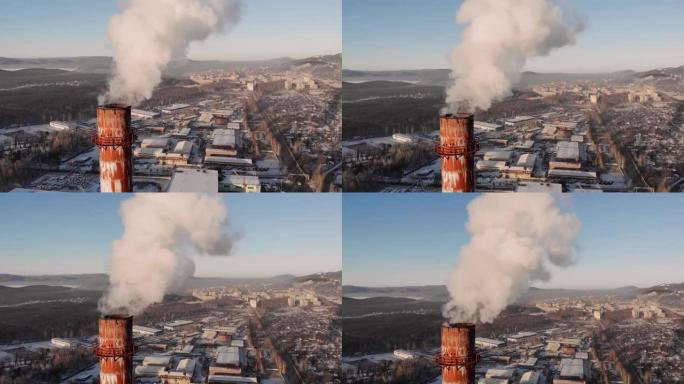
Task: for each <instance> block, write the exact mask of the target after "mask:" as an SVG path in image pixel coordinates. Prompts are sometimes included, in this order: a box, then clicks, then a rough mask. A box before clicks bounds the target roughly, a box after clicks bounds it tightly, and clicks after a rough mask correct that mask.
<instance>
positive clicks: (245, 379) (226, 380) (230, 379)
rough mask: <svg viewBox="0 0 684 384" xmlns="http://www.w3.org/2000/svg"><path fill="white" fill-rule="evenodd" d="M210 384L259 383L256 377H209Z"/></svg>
mask: <svg viewBox="0 0 684 384" xmlns="http://www.w3.org/2000/svg"><path fill="white" fill-rule="evenodd" d="M208 382H209V383H235V384H240V383H258V381H257V379H256V377H242V376H223V375H209V381H208Z"/></svg>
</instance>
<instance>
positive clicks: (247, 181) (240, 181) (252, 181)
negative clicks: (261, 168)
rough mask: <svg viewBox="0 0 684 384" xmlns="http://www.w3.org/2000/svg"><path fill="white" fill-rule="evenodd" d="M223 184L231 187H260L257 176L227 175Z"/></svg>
mask: <svg viewBox="0 0 684 384" xmlns="http://www.w3.org/2000/svg"><path fill="white" fill-rule="evenodd" d="M223 183H224V184H232V185H239V186H242V185H261V182H260V181H259V176H247V175H228V176H227V177H226V178H225V179H224V181H223Z"/></svg>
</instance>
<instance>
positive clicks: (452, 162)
mask: <svg viewBox="0 0 684 384" xmlns="http://www.w3.org/2000/svg"><path fill="white" fill-rule="evenodd" d="M474 125H475V118H474V116H473V115H472V114H469V113H457V114H446V115H442V116H440V117H439V141H440V144H439V145H437V146H436V148H435V150H436V152H437V154H438V155H439V156H440V157H441V158H442V192H474V191H475V170H474V169H475V164H474V162H475V152H477V151H478V150H479V149H480V146H479V144H478V143H477V141H476V140H475V133H474V131H475V128H474Z"/></svg>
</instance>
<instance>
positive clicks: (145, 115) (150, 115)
mask: <svg viewBox="0 0 684 384" xmlns="http://www.w3.org/2000/svg"><path fill="white" fill-rule="evenodd" d="M131 116H132V117H134V118H136V119H141V120H148V119H156V118H158V117H159V116H161V114H160V113H159V112H154V111H145V110H142V109H135V108H133V109H131Z"/></svg>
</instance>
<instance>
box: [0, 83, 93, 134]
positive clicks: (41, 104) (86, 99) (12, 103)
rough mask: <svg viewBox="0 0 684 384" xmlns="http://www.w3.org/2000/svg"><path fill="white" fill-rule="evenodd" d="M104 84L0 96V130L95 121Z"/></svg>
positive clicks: (13, 91) (41, 88)
mask: <svg viewBox="0 0 684 384" xmlns="http://www.w3.org/2000/svg"><path fill="white" fill-rule="evenodd" d="M103 87H104V82H102V83H98V84H88V85H80V86H58V85H55V86H47V87H40V88H21V89H16V90H12V91H4V92H0V128H2V127H9V126H12V125H14V124H17V125H21V126H23V125H36V124H47V123H49V122H50V121H54V120H60V121H74V120H76V121H83V120H89V119H92V118H93V117H95V109H96V108H97V97H98V95H99V93H100V92H101V91H102V89H103Z"/></svg>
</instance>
